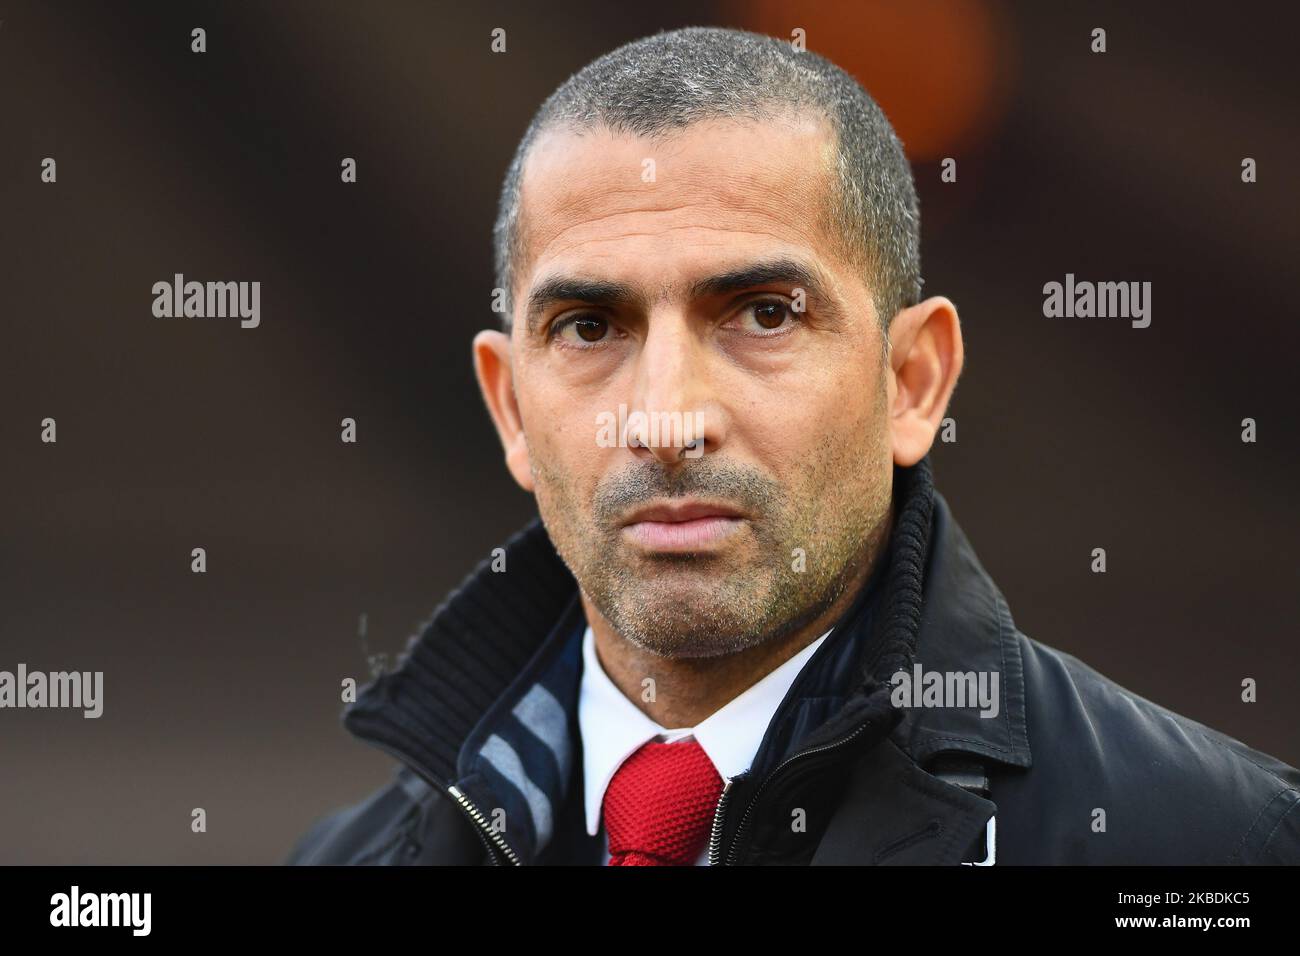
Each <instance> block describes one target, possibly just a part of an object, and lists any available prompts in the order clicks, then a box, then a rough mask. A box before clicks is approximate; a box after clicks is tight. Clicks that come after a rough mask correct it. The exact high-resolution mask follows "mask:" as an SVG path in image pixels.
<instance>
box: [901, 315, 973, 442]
mask: <svg viewBox="0 0 1300 956" xmlns="http://www.w3.org/2000/svg"><path fill="white" fill-rule="evenodd" d="M889 341H890V343H891V348H890V358H889V367H890V371H891V372H892V373H893V374H892V377H891V380H890V393H891V394H890V397H891V399H892V401H891V403H890V409H889V430H890V437H891V440H892V442H893V451H894V462H895V464H898V465H901V466H903V467H908V466H910V465H915V464H916V463H917V462H918V461H920V460H921V459H922V458H924V457H925V455H926V453H927V452H928V451H929V450H930V446H931V445H932V444H934V436H935V433H936V432H938V430H939V424H940V422H942V421H943V416H944V413H945V412H946V411H947V410H948V401H949V399H951V398H952V393H953V389H955V388H956V387H957V378H958V376H960V375H961V369H962V362H963V361H964V353H963V351H962V342H961V322H960V321H959V320H958V318H957V307H956V306H955V305H953V304H952V302H950V301H949V300H948V299H946V298H944V297H943V296H932V297H931V298H929V299H926V300H925V301H924V302H920V303H917V304H916V305H913V306H909V307H908V308H906V309H903V310H902V311H901V312H899V313H898V314H897V315H896V316H894V321H893V322H891V323H890V325H889Z"/></svg>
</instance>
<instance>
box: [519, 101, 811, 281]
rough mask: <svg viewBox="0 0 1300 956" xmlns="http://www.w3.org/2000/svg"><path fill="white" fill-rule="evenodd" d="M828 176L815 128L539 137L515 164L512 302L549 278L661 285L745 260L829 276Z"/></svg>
mask: <svg viewBox="0 0 1300 956" xmlns="http://www.w3.org/2000/svg"><path fill="white" fill-rule="evenodd" d="M833 169H834V138H833V133H832V132H831V129H830V126H829V124H828V123H827V122H826V120H825V119H824V118H816V119H811V118H803V117H798V116H792V115H783V116H780V117H777V118H773V119H764V120H752V119H743V120H732V119H726V120H703V121H700V122H697V123H693V124H691V125H690V126H687V127H685V128H683V129H680V130H675V131H673V132H671V133H670V134H668V135H663V136H656V137H647V136H639V135H634V134H628V133H616V132H613V131H611V130H609V129H608V128H605V127H598V128H595V129H590V130H586V131H583V132H574V131H571V130H551V131H548V132H546V133H543V134H542V135H541V136H540V137H539V138H538V139H537V140H536V141H535V142H534V144H533V147H532V148H531V149H530V151H529V154H528V158H527V160H526V162H525V165H524V171H523V176H522V184H521V197H520V219H519V228H520V239H521V253H522V255H521V261H520V263H519V269H518V272H517V273H516V283H517V288H516V291H518V290H519V288H523V289H527V288H528V287H529V286H530V285H531V284H532V282H533V280H534V279H537V278H540V277H542V276H544V275H546V274H548V273H552V272H555V271H560V270H564V271H588V272H595V273H599V274H600V275H601V276H602V277H607V278H619V279H624V280H632V281H635V280H637V279H646V280H651V281H654V282H655V283H656V284H662V283H665V282H667V281H670V280H671V279H673V278H674V277H676V278H683V279H691V278H694V277H695V276H696V275H697V274H698V273H699V272H701V271H706V270H709V269H712V268H714V267H717V266H725V265H727V264H729V263H732V262H735V261H740V260H744V259H752V258H754V257H756V256H757V257H770V256H773V255H786V256H789V257H793V258H796V259H801V260H804V261H808V262H811V263H820V264H822V265H823V266H824V267H827V268H829V267H830V264H831V262H832V261H833V259H834V256H833V254H832V253H831V247H832V243H831V242H830V240H829V237H827V236H826V235H825V228H824V223H825V221H826V214H825V209H826V203H827V201H828V199H829V197H831V195H832V191H831V190H832V188H833V187H832V183H833V175H832V171H833Z"/></svg>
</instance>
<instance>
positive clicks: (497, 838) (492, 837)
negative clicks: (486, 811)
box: [447, 787, 523, 866]
mask: <svg viewBox="0 0 1300 956" xmlns="http://www.w3.org/2000/svg"><path fill="white" fill-rule="evenodd" d="M447 792H448V793H449V794H451V795H452V796H453V797H454V798H455V799H456V802H457V803H458V804H460V806H461V808H462V809H463V810H464V811H465V813H466V814H467V815H468V816H469V818H470V819H471V820H472V821H474V824H475V825H476V826H477V827H478V830H479V833H480V835H481V836H482V837H483V838H484V840H483V842H484V844H486V846H487V848H488V849H489V850H492V849H493V848H494V847H495V848H496V849H498V850H500V851H501V852H502V853H503V854H505V857H506V859H507V860H509V861H510V862H511V863H513V864H514V865H515V866H522V865H523V864H522V863H520V862H519V856H518V854H516V853H515V851H514V850H512V849H510V845H509V844H508V843H506V841H505V839H504V838H502V836H501V834H499V833H497V831H496V830H494V829H493V828H492V825H491V824H490V823H488V822H487V818H486V817H485V816H483V812H482V811H481V810H479V808H478V807H476V806H475V805H474V804H473V803H472V802H471V801H470V799H469V797H467V796H465V794H463V793H462V792H461V791H460V790H459V789H458V788H456V787H448V788H447ZM492 861H493V862H494V863H495V862H497V857H496V854H495V853H493V854H492Z"/></svg>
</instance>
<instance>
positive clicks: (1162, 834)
mask: <svg viewBox="0 0 1300 956" xmlns="http://www.w3.org/2000/svg"><path fill="white" fill-rule="evenodd" d="M1017 638H1018V640H1019V642H1020V645H1021V654H1022V658H1023V661H1024V667H1025V684H1026V697H1027V723H1028V727H1029V736H1030V742H1031V747H1032V748H1033V767H1032V769H1031V770H1030V772H1029V774H1027V775H1026V776H1025V781H1026V783H1028V781H1029V780H1030V778H1033V777H1035V776H1037V777H1038V779H1039V783H1040V784H1047V785H1049V786H1052V787H1053V791H1054V792H1055V793H1059V794H1061V795H1062V799H1063V801H1064V803H1065V804H1066V807H1065V809H1066V810H1067V813H1068V814H1069V815H1070V817H1071V823H1070V824H1069V826H1071V827H1074V828H1075V829H1074V830H1073V831H1070V830H1065V831H1063V832H1062V833H1061V834H1060V835H1061V837H1062V838H1063V839H1065V840H1066V841H1067V842H1068V843H1069V844H1070V845H1071V846H1074V847H1075V848H1076V850H1077V851H1078V854H1077V855H1078V856H1080V857H1082V860H1081V861H1086V862H1098V863H1107V862H1116V863H1152V864H1158V863H1169V864H1185V863H1204V864H1225V863H1292V864H1296V863H1300V770H1297V769H1296V768H1295V767H1292V766H1290V765H1288V764H1286V763H1284V762H1283V761H1281V760H1279V759H1277V758H1276V757H1273V756H1270V755H1269V754H1266V753H1263V752H1261V751H1259V750H1256V749H1254V748H1252V747H1249V746H1247V745H1246V744H1245V743H1243V742H1242V741H1240V740H1237V739H1235V738H1233V737H1230V736H1228V735H1227V734H1224V733H1221V732H1219V731H1217V730H1214V729H1213V728H1211V727H1208V726H1206V725H1205V724H1202V723H1200V722H1198V721H1195V720H1192V719H1191V718H1189V717H1185V716H1183V715H1181V714H1177V713H1174V712H1173V711H1171V710H1169V709H1168V708H1166V707H1163V706H1161V705H1159V704H1156V703H1154V702H1152V701H1150V700H1148V699H1146V698H1144V697H1142V696H1141V695H1139V694H1136V693H1134V692H1132V691H1130V690H1128V689H1127V688H1125V687H1123V686H1121V685H1120V684H1118V683H1116V682H1115V681H1113V680H1111V679H1110V678H1108V677H1106V676H1105V675H1103V674H1101V673H1099V672H1098V671H1097V670H1095V669H1094V668H1092V667H1091V666H1089V665H1087V664H1085V663H1084V662H1082V661H1081V660H1079V659H1078V658H1077V657H1074V656H1073V655H1071V654H1067V653H1065V652H1064V651H1060V650H1057V649H1055V648H1052V647H1049V646H1048V645H1045V644H1043V643H1041V642H1039V641H1036V640H1033V639H1032V638H1029V637H1028V636H1026V635H1024V634H1021V633H1017ZM1058 788H1059V789H1058ZM1098 811H1102V812H1101V813H1100V814H1099V813H1098ZM1084 821H1086V827H1085V828H1084V829H1081V830H1080V829H1077V828H1078V827H1079V825H1080V823H1081V822H1084ZM1099 821H1100V823H1099ZM1103 828H1104V829H1103Z"/></svg>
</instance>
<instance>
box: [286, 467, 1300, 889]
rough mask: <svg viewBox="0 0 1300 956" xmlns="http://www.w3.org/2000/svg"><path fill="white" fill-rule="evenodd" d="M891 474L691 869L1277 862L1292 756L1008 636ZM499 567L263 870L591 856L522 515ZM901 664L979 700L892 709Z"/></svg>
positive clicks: (569, 678)
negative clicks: (883, 500)
mask: <svg viewBox="0 0 1300 956" xmlns="http://www.w3.org/2000/svg"><path fill="white" fill-rule="evenodd" d="M895 478H896V483H895V490H896V494H895V505H894V507H895V525H894V530H893V533H892V535H891V539H890V548H889V553H888V555H887V560H885V561H882V562H881V563H880V564H879V566H878V568H877V570H876V572H875V575H874V576H873V578H872V580H871V581H870V582H869V584H868V585H867V586H866V587H865V588H864V589H863V591H862V593H861V595H859V597H858V598H857V600H856V602H855V604H854V606H853V607H852V608H851V609H850V611H849V612H848V613H846V615H845V616H844V618H843V619H842V620H841V621H840V622H839V624H837V625H836V627H835V628H834V630H833V631H832V633H831V635H830V636H829V637H828V638H827V639H826V640H825V641H823V642H822V646H821V647H819V648H818V650H817V652H816V653H815V654H814V655H813V656H812V658H810V659H809V661H808V663H807V664H806V665H805V667H804V669H803V670H802V671H801V672H800V673H799V676H798V677H797V678H796V680H795V683H794V684H793V685H792V686H791V688H790V691H789V693H788V694H787V696H786V698H785V699H784V701H783V702H782V704H781V706H780V707H779V708H778V710H777V712H776V714H775V716H774V717H773V719H772V722H771V724H770V725H769V727H768V730H767V734H766V736H765V737H764V739H763V743H762V744H761V746H760V748H759V751H758V754H757V756H756V757H755V760H754V765H753V766H752V767H751V769H750V770H749V771H748V772H747V773H745V774H743V775H742V776H740V777H738V778H736V779H734V780H733V781H731V782H730V783H729V784H728V786H727V789H726V790H725V792H724V793H723V796H722V799H721V801H720V802H719V807H718V811H717V812H716V814H715V818H714V823H713V829H712V833H711V837H710V859H711V861H712V862H714V863H717V864H957V863H986V864H987V863H989V862H995V863H996V864H1000V865H1005V864H1043V863H1049V864H1050V863H1067V864H1110V863H1121V864H1223V863H1245V864H1251V863H1300V771H1297V770H1296V769H1295V768H1294V767H1291V766H1288V765H1287V764H1284V763H1282V762H1281V761H1279V760H1277V759H1275V758H1273V757H1270V756H1268V755H1266V754H1263V753H1260V752H1258V751H1256V750H1253V749H1251V748H1249V747H1247V746H1246V745H1245V744H1243V743H1241V742H1240V741H1237V740H1234V739H1232V738H1230V737H1227V736H1225V735H1224V734H1221V733H1218V732H1216V731H1214V730H1211V729H1210V728H1208V727H1205V726H1203V725H1202V724H1199V723H1196V722H1195V721H1193V720H1190V719H1188V718H1185V717H1182V716H1179V715H1177V714H1174V713H1171V712H1170V711H1168V710H1166V709H1164V708H1162V707H1160V706H1159V705H1157V704H1154V703H1152V702H1150V701H1148V700H1145V699H1143V698H1141V697H1139V696H1137V695H1136V694H1133V693H1131V692H1129V691H1127V690H1125V689H1124V688H1122V687H1120V686H1119V685H1117V684H1115V683H1114V682H1112V681H1110V680H1108V679H1107V678H1105V677H1103V676H1102V675H1100V674H1098V673H1097V672H1096V671H1094V670H1092V669H1091V668H1089V667H1088V666H1087V665H1085V664H1083V663H1081V662H1080V661H1079V660H1077V659H1076V658H1074V657H1072V656H1070V655H1069V654H1065V653H1062V652H1060V651H1056V650H1053V649H1052V648H1050V647H1047V646H1045V645H1043V644H1040V643H1038V642H1036V641H1034V640H1031V639H1030V638H1028V637H1026V636H1025V635H1024V634H1022V633H1020V632H1019V631H1018V630H1017V629H1016V627H1015V625H1014V623H1013V622H1012V619H1011V612H1010V610H1009V609H1008V607H1007V603H1006V601H1005V600H1004V599H1003V597H1002V594H1001V593H1000V592H999V591H998V589H997V587H996V586H995V585H994V583H993V581H992V580H991V579H990V578H989V576H988V574H987V573H986V572H985V571H984V569H983V568H982V567H981V566H980V563H979V561H978V559H977V558H976V556H975V553H974V551H973V550H972V549H971V546H970V543H969V542H968V541H967V540H966V537H965V536H964V535H963V534H962V531H961V529H960V528H959V527H958V526H957V523H956V522H955V521H954V520H953V517H952V515H951V513H950V512H949V509H948V506H947V503H946V502H945V501H944V499H943V497H942V496H941V495H939V494H938V493H937V492H936V491H935V490H934V488H933V484H932V481H931V473H930V463H929V460H928V459H926V460H923V461H922V462H921V463H919V464H918V465H916V466H915V467H913V468H908V469H896V472H895ZM505 560H506V564H505V570H504V572H494V571H493V570H492V569H491V564H490V562H488V561H485V562H483V564H481V565H480V566H479V567H478V569H477V570H476V571H475V572H474V573H473V574H471V575H470V577H469V578H467V579H466V581H465V582H464V583H463V584H462V585H461V586H460V587H459V588H458V589H457V590H456V591H454V592H453V593H452V594H451V595H450V596H449V598H448V599H447V600H446V602H445V603H444V604H443V605H442V606H441V607H439V609H438V610H437V611H436V612H435V614H434V616H433V618H432V620H431V621H430V622H429V624H428V625H427V626H426V627H425V628H424V629H423V630H422V632H421V633H420V634H419V635H417V636H416V637H415V638H413V639H412V641H411V644H410V646H409V647H408V649H407V652H406V653H405V654H404V655H403V658H402V660H401V663H400V666H399V667H398V668H397V669H396V670H395V671H393V672H392V673H389V674H384V675H382V676H380V677H379V678H378V679H377V680H375V681H374V682H373V683H371V684H369V685H367V686H366V687H365V688H363V690H362V692H361V693H360V694H359V695H358V699H357V701H356V703H354V704H350V705H349V706H348V707H347V708H346V710H345V712H344V716H343V723H344V725H345V726H346V727H347V728H348V729H349V730H350V731H351V732H352V733H353V734H354V735H356V736H357V737H359V738H361V739H362V740H365V741H368V742H369V743H371V744H373V745H375V746H377V747H379V748H381V749H383V750H384V751H386V752H388V753H389V754H391V755H392V756H394V757H395V758H397V759H398V760H399V761H400V766H399V768H398V769H397V772H396V775H395V779H394V780H393V781H392V782H391V783H390V784H388V785H387V786H385V787H383V788H382V789H380V790H379V791H377V792H376V793H374V794H373V795H371V796H370V797H369V798H367V799H365V800H364V801H362V802H360V803H358V804H356V805H354V806H350V807H346V808H344V809H340V810H337V811H335V812H333V813H331V814H329V815H327V816H325V817H323V818H322V819H320V820H318V821H317V822H316V823H315V824H314V825H313V826H312V827H311V829H310V830H309V831H308V832H307V833H306V835H305V836H303V837H302V839H301V840H300V841H299V843H298V844H297V846H295V848H294V849H293V851H292V853H291V855H290V857H289V859H288V861H287V862H290V863H296V864H321V863H325V864H336V863H350V864H371V863H385V864H481V863H505V864H512V863H521V864H571V863H572V864H577V863H588V864H598V863H599V862H600V852H601V837H600V836H599V835H598V836H597V837H595V838H593V837H590V836H588V835H587V833H586V832H585V829H584V828H583V824H582V809H581V804H582V799H581V794H582V760H581V741H580V736H579V733H578V724H577V716H576V710H577V703H576V702H577V688H578V681H579V678H580V675H581V653H580V646H581V645H580V642H581V636H582V632H583V630H584V628H585V621H584V620H583V615H582V610H581V606H580V605H579V603H578V601H577V587H576V583H575V581H574V579H573V577H572V576H571V575H570V574H569V572H568V570H567V568H566V567H565V566H564V564H563V562H562V561H561V560H560V559H559V557H558V556H557V554H556V552H555V550H554V548H553V546H552V544H551V542H550V539H549V538H548V536H547V534H546V532H545V529H544V528H543V527H542V526H541V524H540V522H538V521H534V522H533V523H531V524H530V525H529V526H528V527H527V528H525V529H524V530H523V531H521V532H520V533H519V534H517V535H516V536H515V537H514V538H513V539H511V541H510V542H509V543H508V544H507V546H506V559H505ZM914 664H920V665H921V666H922V667H923V669H924V671H927V672H928V671H938V672H941V673H950V672H977V673H978V672H985V673H992V672H997V674H998V675H999V688H998V690H999V706H998V712H997V715H996V716H995V717H985V716H981V715H980V710H979V708H978V706H969V707H953V706H948V707H902V708H900V707H897V706H894V703H893V702H891V693H892V692H893V691H894V687H893V686H892V685H891V683H890V677H891V675H893V674H895V673H896V672H898V671H899V670H904V671H908V672H911V670H912V667H913V665H914ZM1031 742H1032V750H1031Z"/></svg>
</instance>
